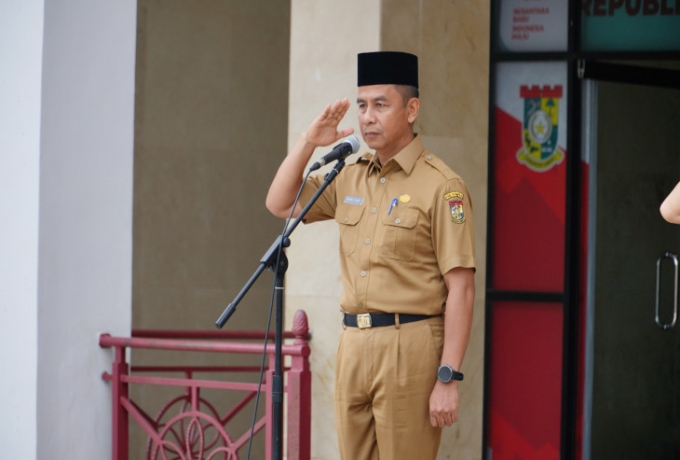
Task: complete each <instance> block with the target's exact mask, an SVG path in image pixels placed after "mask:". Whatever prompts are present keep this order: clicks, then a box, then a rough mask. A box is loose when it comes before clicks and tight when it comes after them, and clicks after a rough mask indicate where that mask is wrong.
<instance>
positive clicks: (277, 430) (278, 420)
mask: <svg viewBox="0 0 680 460" xmlns="http://www.w3.org/2000/svg"><path fill="white" fill-rule="evenodd" d="M344 167H345V160H344V158H341V159H339V160H338V162H337V163H336V165H335V166H334V167H333V169H332V170H331V171H330V172H329V173H328V174H326V176H325V177H324V182H323V184H321V186H320V187H319V190H317V191H316V193H315V194H314V196H312V199H311V200H310V201H309V203H307V205H306V206H305V207H304V208H303V209H302V211H301V212H300V214H299V215H298V216H297V218H296V219H295V220H294V221H293V222H292V223H291V224H290V225H289V226H288V228H287V229H286V231H285V232H284V233H283V234H282V235H279V236H278V237H277V238H276V240H275V241H274V243H273V244H272V245H271V246H270V247H269V249H268V250H267V252H266V253H265V254H264V256H262V258H261V259H260V265H259V267H258V268H257V270H255V273H253V275H252V276H251V277H250V279H249V280H248V282H247V283H246V284H245V285H244V286H243V288H242V289H241V291H240V292H239V293H238V295H237V296H236V297H235V298H234V300H233V301H232V302H231V303H230V304H229V305H228V306H227V308H226V309H225V310H224V312H223V313H222V315H220V317H219V319H218V320H217V322H216V323H215V326H216V327H217V328H218V329H222V327H224V324H225V323H226V322H227V320H228V319H229V318H230V317H231V315H233V314H234V312H235V311H236V307H237V306H238V303H239V302H240V301H241V299H242V298H243V297H244V296H245V295H246V293H247V292H248V290H250V288H251V287H252V285H253V284H254V283H255V281H256V280H257V279H258V278H259V277H260V275H261V274H262V272H263V271H264V269H265V268H268V269H270V270H272V271H273V272H274V273H275V274H276V279H275V280H274V286H275V287H274V288H275V289H276V326H275V330H274V376H273V379H272V415H273V423H272V437H273V442H272V459H273V460H282V459H283V443H282V439H283V366H282V352H281V346H282V342H283V341H282V337H283V279H284V276H285V273H286V270H287V269H288V258H287V257H286V253H285V252H284V251H283V248H287V247H288V246H290V239H289V238H288V237H289V236H290V235H291V233H293V230H295V228H296V227H297V226H298V224H299V223H300V222H301V221H302V219H303V218H304V216H305V215H306V214H307V212H308V211H309V209H310V208H311V207H312V206H313V205H314V203H315V202H316V200H317V199H318V198H319V196H320V195H321V194H322V193H323V191H324V190H325V189H326V187H328V185H329V184H330V183H331V182H333V180H334V179H335V178H336V176H337V175H338V174H339V173H340V171H341V170H342V168H344ZM279 255H280V257H279ZM277 261H278V267H277Z"/></svg>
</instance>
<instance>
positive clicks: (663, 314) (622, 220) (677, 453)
mask: <svg viewBox="0 0 680 460" xmlns="http://www.w3.org/2000/svg"><path fill="white" fill-rule="evenodd" d="M600 65H601V67H600V73H599V75H591V79H590V80H584V82H585V84H584V87H585V91H584V94H586V96H587V97H586V102H585V104H584V110H585V111H586V112H585V113H584V119H585V120H590V126H588V127H587V128H586V131H584V132H588V131H589V132H590V136H588V137H587V139H589V142H590V143H589V147H586V148H585V150H586V152H587V153H588V161H589V178H588V182H589V187H588V189H589V192H588V195H589V197H588V281H587V319H586V331H587V332H586V381H585V395H586V396H585V404H584V406H585V408H584V412H585V423H584V443H583V444H584V445H583V453H584V458H585V459H648V458H649V459H652V458H653V459H657V460H665V459H668V460H670V459H675V458H680V411H679V410H678V407H679V400H680V359H679V355H680V352H679V351H680V324H673V315H674V303H675V302H676V301H677V297H676V296H677V283H678V273H677V270H678V267H677V263H678V261H677V259H676V256H677V257H680V226H678V225H672V224H669V223H667V222H665V221H664V220H663V219H662V217H661V215H660V214H659V205H660V204H661V202H662V201H663V199H664V198H665V196H666V195H667V194H668V193H669V192H670V191H671V189H672V188H673V187H674V186H675V184H676V183H677V182H678V181H679V180H680V89H677V88H672V87H659V86H655V84H654V83H655V81H657V80H655V78H654V72H653V71H652V72H651V73H649V74H647V77H648V78H647V77H645V78H643V79H642V80H637V81H636V84H631V83H626V82H625V80H626V71H625V68H623V69H622V67H623V66H612V67H611V68H608V67H607V65H606V64H605V65H603V66H602V64H600ZM587 68H588V64H587V63H586V72H585V74H586V77H587V76H588V74H587ZM610 70H611V71H612V72H611V75H610V76H611V77H612V78H607V75H608V71H610ZM634 73H635V72H631V73H630V74H634ZM642 73H643V74H644V73H645V72H644V71H643V72H642ZM663 75H665V77H664V81H666V80H667V79H668V78H667V77H668V76H669V75H670V74H669V73H668V71H664V72H663ZM605 80H613V81H616V82H613V81H605ZM658 81H660V80H658ZM669 81H671V83H672V82H673V81H675V82H676V84H680V73H676V75H675V80H674V79H673V78H671V79H670V80H669ZM639 83H644V84H639ZM662 84H663V85H664V86H673V85H672V84H671V85H669V84H667V83H662ZM586 143H588V142H586ZM657 304H658V311H657Z"/></svg>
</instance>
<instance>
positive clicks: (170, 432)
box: [99, 310, 312, 460]
mask: <svg viewBox="0 0 680 460" xmlns="http://www.w3.org/2000/svg"><path fill="white" fill-rule="evenodd" d="M225 339H226V341H225ZM235 339H264V333H263V332H250V331H246V332H229V331H133V334H132V338H123V337H112V336H111V335H109V334H102V335H100V337H99V345H100V346H101V347H103V348H114V349H115V360H114V362H113V365H112V371H111V373H108V372H104V373H103V374H102V378H103V379H104V380H108V381H110V382H111V384H112V393H113V443H112V450H113V454H112V460H129V452H128V441H129V424H128V423H129V417H128V415H129V416H130V417H132V418H133V419H134V420H135V421H136V422H137V423H138V424H139V426H140V427H141V428H142V429H143V430H144V433H145V434H146V436H147V455H146V458H147V460H157V459H164V460H170V459H177V460H180V459H181V460H217V459H222V460H238V458H239V457H238V450H239V449H240V448H241V447H242V446H244V445H245V444H247V442H248V440H249V437H250V430H248V431H247V432H246V433H244V434H243V435H241V436H240V437H238V438H237V439H234V438H233V437H232V434H231V433H230V432H229V431H228V430H227V428H226V424H227V423H228V422H229V421H230V420H232V419H233V418H234V416H236V415H237V414H238V413H239V412H240V411H241V410H242V409H243V408H244V407H245V406H246V405H247V404H248V403H249V402H250V401H251V400H252V399H253V398H254V397H255V395H256V392H257V382H255V383H244V382H229V381H225V380H205V379H195V378H194V373H196V372H252V373H256V376H257V373H259V370H260V369H259V367H253V366H132V373H131V372H130V370H131V369H130V365H129V364H128V363H127V362H126V360H125V359H126V358H125V356H126V348H137V349H156V350H178V351H191V352H213V353H239V354H252V355H258V354H259V355H261V354H262V351H263V346H262V344H257V343H242V342H236V341H234V340H235ZM284 339H295V340H294V342H293V343H292V344H289V343H284V345H283V346H282V351H283V355H284V358H285V357H286V356H289V357H290V367H286V368H285V371H284V373H285V376H284V377H285V379H286V385H285V389H284V392H285V398H286V405H287V406H286V407H287V416H286V421H285V422H284V423H285V425H286V430H287V438H286V458H287V459H288V460H308V459H309V458H310V455H311V403H312V401H311V399H312V396H311V395H312V388H311V383H312V379H311V374H310V371H309V359H308V357H309V354H310V348H309V344H308V340H309V327H308V323H307V316H306V314H305V313H304V312H303V311H301V310H298V311H297V312H296V313H295V317H294V319H293V331H292V332H285V333H284ZM267 360H268V364H267V368H266V374H265V375H266V378H265V381H264V382H263V385H262V396H261V398H260V401H261V402H262V404H263V405H265V414H264V416H262V417H261V418H259V419H258V420H257V421H256V424H255V432H258V431H260V430H262V429H264V430H265V444H266V445H265V452H266V458H267V460H271V450H272V449H271V447H272V446H271V442H272V403H271V391H272V384H271V382H272V376H273V367H274V344H273V343H272V344H268V345H267ZM178 371H181V372H183V373H184V376H185V378H172V377H166V376H159V375H152V376H142V375H138V373H155V374H159V373H165V372H178ZM131 384H145V385H161V386H175V387H183V388H185V389H186V392H185V394H183V395H181V396H179V397H175V398H173V399H172V400H170V401H169V402H168V403H166V404H165V406H164V407H163V409H161V411H160V412H159V413H158V414H157V415H156V416H155V417H152V416H150V415H148V414H147V413H146V412H145V411H144V410H143V409H142V408H141V407H140V405H139V404H137V403H135V402H134V401H132V400H131V399H130V397H129V393H130V392H129V389H130V385H131ZM207 388H210V389H223V390H239V391H243V392H245V396H244V397H243V398H242V399H241V400H240V402H238V403H237V404H236V405H235V407H233V408H231V409H230V410H229V412H228V413H226V414H225V415H223V416H220V414H219V413H218V410H217V409H216V408H215V406H214V405H213V404H211V403H210V402H209V401H207V400H206V398H204V397H203V396H202V394H201V389H207ZM171 409H172V413H171V411H170V410H171ZM172 414H174V415H172Z"/></svg>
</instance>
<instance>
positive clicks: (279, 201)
mask: <svg viewBox="0 0 680 460" xmlns="http://www.w3.org/2000/svg"><path fill="white" fill-rule="evenodd" d="M348 108H349V101H348V100H347V99H342V100H338V101H335V102H334V103H333V104H328V105H327V106H326V108H325V109H324V111H323V112H322V113H321V115H319V116H318V117H316V119H314V121H313V122H312V124H311V125H310V126H309V128H308V129H307V131H305V132H304V133H303V134H302V135H301V136H300V139H298V141H297V142H296V144H295V146H294V147H293V150H291V151H290V152H289V153H288V155H287V156H286V158H285V159H284V160H283V163H281V166H280V167H279V170H278V171H277V172H276V176H274V180H273V181H272V184H271V186H270V187H269V192H268V193H267V201H266V206H267V209H268V210H269V212H271V213H272V214H274V215H275V216H277V217H281V218H286V217H288V216H289V215H290V211H291V208H292V207H293V202H294V201H295V197H296V196H297V193H298V190H299V189H300V187H301V186H302V176H303V173H304V171H305V166H306V165H307V163H308V162H309V159H310V158H311V156H312V154H313V153H314V149H316V148H317V147H322V146H326V145H330V144H332V143H334V142H336V141H338V140H339V139H341V138H343V137H345V136H349V135H350V134H352V133H353V132H354V129H353V128H345V129H343V130H341V131H338V124H340V121H341V120H342V118H343V117H344V116H345V113H347V109H348ZM300 211H302V206H301V205H300V204H299V203H298V204H297V206H296V207H295V212H294V213H293V217H296V216H297V215H298V214H299V213H300Z"/></svg>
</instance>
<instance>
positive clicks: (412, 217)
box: [382, 208, 420, 228]
mask: <svg viewBox="0 0 680 460" xmlns="http://www.w3.org/2000/svg"><path fill="white" fill-rule="evenodd" d="M419 214H420V213H419V212H418V210H417V209H404V208H402V209H397V208H394V209H393V210H392V212H391V213H390V214H389V215H387V216H384V217H383V220H382V222H383V224H385V225H389V226H391V227H400V228H413V227H415V226H416V223H418V215H419Z"/></svg>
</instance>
